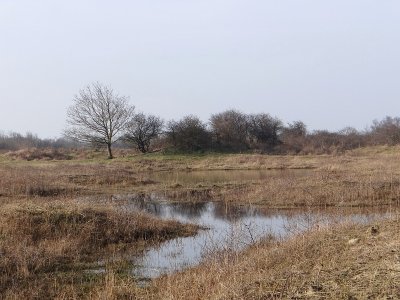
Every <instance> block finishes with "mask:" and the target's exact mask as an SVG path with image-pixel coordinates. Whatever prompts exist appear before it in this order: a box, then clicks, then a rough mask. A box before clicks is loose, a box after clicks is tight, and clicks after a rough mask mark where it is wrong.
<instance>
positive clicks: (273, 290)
mask: <svg viewBox="0 0 400 300" xmlns="http://www.w3.org/2000/svg"><path fill="white" fill-rule="evenodd" d="M399 230H400V222H399V220H393V221H385V222H382V223H381V224H380V225H379V227H377V226H375V227H374V228H373V230H372V228H371V226H361V225H352V224H348V225H341V226H338V227H335V228H329V229H327V228H325V229H314V230H311V231H309V232H306V233H304V234H302V235H298V236H295V237H293V238H291V239H289V240H287V241H285V242H278V241H275V242H274V241H272V242H271V241H269V242H265V243H259V244H257V245H254V246H252V247H251V248H249V249H248V250H246V251H244V252H242V253H238V254H237V253H229V252H228V253H219V255H216V256H215V257H214V258H213V259H210V260H208V261H207V262H205V263H203V264H201V265H200V266H198V267H195V268H192V269H189V270H186V271H184V272H182V273H179V274H175V275H172V276H164V277H161V278H159V279H157V280H155V281H154V282H153V283H152V284H151V286H150V287H148V288H138V287H137V286H135V285H133V284H132V282H130V281H129V280H124V279H119V278H118V277H117V276H115V274H110V275H109V276H110V277H108V278H107V279H106V281H105V283H104V286H103V288H101V289H97V290H96V291H95V292H92V293H93V298H102V297H103V296H104V295H106V294H107V295H108V297H107V299H120V298H130V299H133V298H135V299H174V300H175V299H185V300H186V299H399V298H400V235H399ZM111 277H112V281H111V280H110V279H111Z"/></svg>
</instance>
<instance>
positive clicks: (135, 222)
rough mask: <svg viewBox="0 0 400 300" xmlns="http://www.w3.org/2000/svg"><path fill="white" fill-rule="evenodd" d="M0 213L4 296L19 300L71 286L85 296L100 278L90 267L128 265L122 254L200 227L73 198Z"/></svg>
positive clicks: (1, 289)
mask: <svg viewBox="0 0 400 300" xmlns="http://www.w3.org/2000/svg"><path fill="white" fill-rule="evenodd" d="M0 214H1V219H0V254H1V255H0V270H1V272H0V297H4V298H7V297H10V298H15V299H17V298H21V297H24V298H36V297H39V298H42V299H43V298H52V297H55V296H57V295H60V294H62V293H63V292H64V291H65V289H68V288H69V287H70V286H73V289H74V290H75V293H76V295H82V293H84V290H85V288H87V287H88V286H91V285H93V284H95V283H96V282H97V281H98V280H99V278H98V277H99V276H95V273H90V272H86V271H85V270H91V269H96V268H106V267H108V268H112V269H113V270H115V269H117V270H118V268H121V267H123V266H125V267H128V266H129V264H127V263H125V262H124V261H123V260H119V259H118V257H119V256H118V255H116V254H117V253H119V252H121V253H125V252H128V253H130V255H132V253H135V251H141V250H143V249H144V247H145V246H146V245H147V246H148V245H149V244H152V243H158V242H161V241H163V240H165V239H168V238H172V237H176V236H180V235H191V234H194V233H195V232H196V230H197V228H196V227H195V226H191V225H185V226H183V225H182V224H180V223H178V222H175V221H162V220H159V219H157V218H155V217H152V216H150V215H147V214H144V213H138V212H131V213H129V212H121V211H117V210H115V209H113V208H107V207H97V208H93V207H89V206H84V205H77V204H74V203H73V202H68V203H61V202H57V203H51V204H49V203H41V204H37V203H34V202H30V203H26V204H13V205H5V206H3V207H1V211H0ZM113 257H114V258H113ZM104 258H105V262H104V263H102V264H100V265H98V261H100V260H103V259H104ZM107 261H109V262H108V263H107ZM100 277H102V276H101V275H100Z"/></svg>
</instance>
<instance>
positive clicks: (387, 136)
mask: <svg viewBox="0 0 400 300" xmlns="http://www.w3.org/2000/svg"><path fill="white" fill-rule="evenodd" d="M129 124H130V125H129V127H128V129H127V132H126V135H125V141H126V140H129V141H130V143H124V142H120V143H117V144H116V145H115V146H116V147H118V148H121V147H122V148H127V147H132V144H133V145H134V146H133V147H134V148H135V149H137V150H139V151H141V152H148V151H154V150H168V151H173V152H181V153H189V152H204V151H214V152H231V153H237V152H261V153H270V154H324V153H328V154H332V153H341V152H344V151H345V150H350V149H354V148H359V147H364V146H376V145H398V144H400V118H399V117H386V118H384V119H382V120H375V121H373V122H372V125H371V126H370V127H369V128H366V129H365V130H363V131H358V130H356V129H354V128H352V127H346V128H344V129H342V130H339V131H328V130H314V131H309V130H308V129H307V126H306V124H305V123H303V122H302V121H295V122H292V123H287V124H285V123H284V122H283V121H282V120H280V119H279V118H276V117H272V116H270V115H269V114H266V113H260V114H244V113H242V112H239V111H236V110H227V111H224V112H221V113H218V114H214V115H212V116H211V117H210V120H209V122H208V123H206V122H203V121H202V120H200V119H199V118H198V117H196V116H194V115H189V116H185V117H183V118H181V119H180V120H171V121H169V122H167V123H166V125H165V126H164V123H163V121H162V120H161V119H160V118H158V117H156V116H152V115H144V114H137V115H135V116H134V117H132V121H131V122H130V123H129ZM76 146H77V144H76V143H73V142H71V141H69V140H67V139H63V138H60V139H40V138H39V137H38V136H37V135H34V134H32V133H27V134H26V135H21V134H19V133H10V134H1V133H0V150H18V149H23V148H68V147H76ZM81 146H82V145H81Z"/></svg>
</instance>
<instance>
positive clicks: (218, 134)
mask: <svg viewBox="0 0 400 300" xmlns="http://www.w3.org/2000/svg"><path fill="white" fill-rule="evenodd" d="M210 124H211V130H212V133H213V135H214V139H215V143H216V146H217V147H218V148H220V149H221V150H228V151H242V150H247V149H248V148H249V143H248V129H249V122H248V117H247V115H245V114H243V113H241V112H239V111H237V110H233V109H231V110H227V111H224V112H221V113H218V114H214V115H212V116H211V118H210Z"/></svg>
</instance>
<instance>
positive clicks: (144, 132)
mask: <svg viewBox="0 0 400 300" xmlns="http://www.w3.org/2000/svg"><path fill="white" fill-rule="evenodd" d="M163 126H164V122H163V120H161V118H159V117H156V116H153V115H149V116H146V115H145V114H143V113H139V114H137V115H135V116H134V117H133V118H132V120H131V121H130V122H129V124H128V126H127V129H126V131H127V133H126V135H125V140H127V141H128V142H130V143H133V144H134V145H135V147H136V148H137V149H138V150H139V151H140V152H142V153H146V152H148V151H149V148H150V144H151V141H152V140H154V139H155V138H157V137H158V136H159V135H160V134H161V132H162V129H163Z"/></svg>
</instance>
